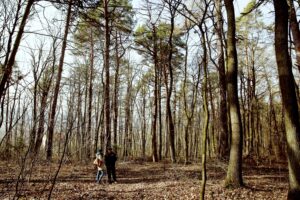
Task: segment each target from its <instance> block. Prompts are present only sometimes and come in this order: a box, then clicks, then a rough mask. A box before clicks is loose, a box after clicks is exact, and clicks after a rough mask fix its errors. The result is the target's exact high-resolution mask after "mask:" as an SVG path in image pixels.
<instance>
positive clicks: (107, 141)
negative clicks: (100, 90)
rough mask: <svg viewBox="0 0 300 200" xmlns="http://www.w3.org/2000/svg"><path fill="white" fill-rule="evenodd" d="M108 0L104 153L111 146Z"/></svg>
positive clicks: (105, 4)
mask: <svg viewBox="0 0 300 200" xmlns="http://www.w3.org/2000/svg"><path fill="white" fill-rule="evenodd" d="M108 4H109V0H104V19H105V24H104V28H105V29H104V34H105V35H104V36H105V37H104V70H105V85H104V98H105V101H104V104H105V146H104V151H106V149H107V147H109V146H111V130H110V126H111V118H110V72H109V69H110V66H109V58H110V55H109V53H110V50H109V46H110V27H109V22H110V13H109V10H108V8H109V6H108Z"/></svg>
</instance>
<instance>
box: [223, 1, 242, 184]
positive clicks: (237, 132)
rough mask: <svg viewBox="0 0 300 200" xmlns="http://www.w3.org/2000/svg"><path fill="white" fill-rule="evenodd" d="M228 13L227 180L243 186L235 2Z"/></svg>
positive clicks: (229, 6) (230, 3)
mask: <svg viewBox="0 0 300 200" xmlns="http://www.w3.org/2000/svg"><path fill="white" fill-rule="evenodd" d="M225 7H226V11H227V21H228V32H227V54H228V58H227V68H228V69H227V95H228V103H229V113H230V123H231V133H232V136H231V147H230V158H229V165H228V169H227V176H226V180H225V185H226V186H236V187H239V186H242V185H243V179H242V150H243V129H242V122H241V114H240V106H239V100H238V89H237V68H238V66H237V64H238V62H237V52H236V41H235V33H236V29H235V14H234V7H233V0H225Z"/></svg>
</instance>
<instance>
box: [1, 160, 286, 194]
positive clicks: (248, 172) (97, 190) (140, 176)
mask: <svg viewBox="0 0 300 200" xmlns="http://www.w3.org/2000/svg"><path fill="white" fill-rule="evenodd" d="M0 164H1V165H0V174H1V177H0V199H13V197H14V195H15V193H16V178H17V175H18V173H19V168H18V165H13V164H9V163H6V162H1V163H0ZM244 166H245V167H244V172H243V177H244V181H245V183H246V187H244V188H239V189H231V188H227V189H225V188H224V187H223V179H224V177H225V173H226V171H225V170H226V164H225V163H221V162H218V163H217V162H215V163H211V162H210V164H209V165H208V182H207V187H206V194H205V195H206V199H213V200H216V199H255V200H258V199H259V200H262V199H276V200H278V199H286V194H287V190H288V180H287V169H286V167H284V166H286V165H285V164H283V163H281V164H279V163H278V164H272V165H262V166H261V165H255V166H251V165H249V164H244ZM56 169H57V164H51V165H47V164H46V163H37V164H36V166H35V167H34V169H33V170H32V171H31V178H30V181H29V182H28V180H26V181H24V182H23V184H20V186H19V197H20V199H47V198H48V194H49V188H50V186H51V181H50V180H51V177H53V176H54V174H55V171H56ZM95 175H96V170H95V169H94V167H93V165H92V164H90V165H83V164H71V163H69V164H64V165H63V167H62V168H61V170H60V173H59V176H58V178H57V181H56V184H55V187H54V190H53V193H52V196H51V199H59V200H62V199H120V200H121V199H149V200H154V199H174V200H178V199H184V200H187V199H199V198H200V197H199V195H200V183H201V182H200V180H201V169H200V164H191V165H182V164H171V163H150V162H133V161H132V162H121V161H120V162H118V164H117V176H118V183H114V184H107V183H106V180H107V176H104V183H103V184H97V183H96V181H95Z"/></svg>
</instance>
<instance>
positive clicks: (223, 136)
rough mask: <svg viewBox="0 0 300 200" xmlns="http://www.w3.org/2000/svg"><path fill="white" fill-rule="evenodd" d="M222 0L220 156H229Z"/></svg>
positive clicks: (218, 8) (218, 7) (219, 31)
mask: <svg viewBox="0 0 300 200" xmlns="http://www.w3.org/2000/svg"><path fill="white" fill-rule="evenodd" d="M221 1H222V0H217V1H216V14H217V37H218V41H217V42H218V53H219V56H218V72H219V85H220V90H219V92H220V111H219V113H220V116H219V121H220V126H221V127H220V133H219V144H218V157H219V158H227V157H228V152H229V148H228V124H227V121H228V120H227V94H226V74H225V61H224V45H223V17H222V3H221Z"/></svg>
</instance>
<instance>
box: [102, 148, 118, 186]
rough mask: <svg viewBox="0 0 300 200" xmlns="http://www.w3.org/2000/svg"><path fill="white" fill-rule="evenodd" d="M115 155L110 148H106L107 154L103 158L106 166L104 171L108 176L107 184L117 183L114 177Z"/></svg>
mask: <svg viewBox="0 0 300 200" xmlns="http://www.w3.org/2000/svg"><path fill="white" fill-rule="evenodd" d="M117 159H118V158H117V155H116V153H115V152H114V151H113V150H112V148H111V147H109V148H107V152H106V154H105V156H104V162H105V166H106V171H107V175H108V183H109V184H110V183H117V177H116V161H117Z"/></svg>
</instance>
